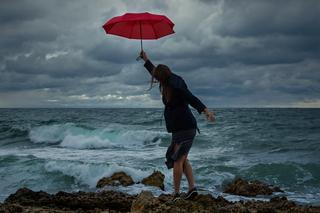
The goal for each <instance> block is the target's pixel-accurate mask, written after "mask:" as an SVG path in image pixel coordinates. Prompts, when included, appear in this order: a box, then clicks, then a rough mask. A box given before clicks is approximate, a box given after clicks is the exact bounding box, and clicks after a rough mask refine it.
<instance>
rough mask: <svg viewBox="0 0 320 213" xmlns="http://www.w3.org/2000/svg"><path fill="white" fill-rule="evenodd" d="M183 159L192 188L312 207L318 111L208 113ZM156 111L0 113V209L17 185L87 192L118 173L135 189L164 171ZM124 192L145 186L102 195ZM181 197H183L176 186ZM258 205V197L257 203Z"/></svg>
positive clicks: (164, 136)
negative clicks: (255, 190)
mask: <svg viewBox="0 0 320 213" xmlns="http://www.w3.org/2000/svg"><path fill="white" fill-rule="evenodd" d="M214 111H215V113H216V115H217V120H216V122H215V123H208V122H207V121H206V120H205V118H204V117H203V115H199V114H198V113H197V112H196V111H193V113H194V115H195V117H196V119H197V121H198V125H199V128H200V130H201V134H197V136H196V138H195V140H194V143H193V146H192V148H191V150H190V153H189V160H190V162H191V164H192V167H193V170H194V176H195V179H196V184H197V186H198V187H199V188H200V189H201V190H202V191H204V192H206V193H212V194H213V195H214V196H218V195H222V196H224V197H225V198H227V199H229V200H239V199H246V198H244V197H239V196H231V195H228V194H224V193H223V192H222V191H223V187H224V185H225V184H226V183H228V182H230V181H231V180H233V179H234V178H235V177H238V176H240V177H243V178H245V179H248V180H260V181H264V182H266V183H268V184H272V185H276V186H279V187H280V188H281V189H283V190H284V193H282V195H285V196H287V197H288V198H289V199H290V200H293V201H295V202H298V203H302V204H303V203H304V204H313V205H320V110H319V109H230V108H229V109H214ZM162 112H163V109H0V201H3V200H4V199H5V198H6V197H7V196H8V195H9V194H11V193H13V192H15V191H16V190H17V189H19V188H21V187H29V188H31V189H33V190H43V191H47V192H50V193H55V192H57V191H59V190H64V191H78V190H84V191H96V190H97V189H96V188H95V185H96V182H97V180H99V179H100V178H101V177H103V176H109V175H112V174H113V173H114V172H117V171H125V172H126V173H128V174H129V175H131V176H132V178H133V179H134V180H135V181H136V182H138V181H141V180H142V179H143V178H144V177H146V176H148V175H150V174H151V173H152V172H153V170H160V171H161V172H163V173H164V174H165V176H166V178H165V189H166V193H171V192H172V170H168V169H167V168H166V166H165V163H164V162H165V157H164V156H165V152H166V149H167V147H168V146H169V144H170V140H171V134H170V133H167V132H166V129H165V126H164V120H163V116H162ZM111 188H112V189H114V190H119V191H124V192H128V193H132V194H136V193H139V192H140V191H141V190H146V189H147V190H151V191H152V192H153V193H154V194H155V195H159V194H160V193H162V191H161V190H158V189H156V188H153V187H146V186H144V185H142V184H134V185H132V186H129V187H111ZM182 190H187V182H186V179H185V178H183V180H182ZM260 198H261V199H268V197H260Z"/></svg>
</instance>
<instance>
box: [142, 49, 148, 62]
mask: <svg viewBox="0 0 320 213" xmlns="http://www.w3.org/2000/svg"><path fill="white" fill-rule="evenodd" d="M140 57H141V58H142V59H143V60H144V61H147V60H148V56H147V54H146V52H145V51H143V50H142V51H141V52H140Z"/></svg>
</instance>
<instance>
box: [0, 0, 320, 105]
mask: <svg viewBox="0 0 320 213" xmlns="http://www.w3.org/2000/svg"><path fill="white" fill-rule="evenodd" d="M144 11H149V12H153V13H161V14H165V15H167V16H168V17H169V18H170V19H171V20H172V21H173V22H174V23H175V32H176V33H175V34H173V35H170V36H167V37H165V38H161V39H159V40H153V41H144V49H145V50H146V51H147V53H148V55H149V57H150V58H151V59H152V61H153V62H154V63H155V64H159V63H163V64H167V65H168V66H169V67H170V68H171V69H172V70H173V71H174V72H175V73H177V74H179V75H181V76H182V77H183V78H185V80H186V82H187V84H188V86H189V88H190V89H191V90H192V92H193V93H194V94H195V95H197V96H198V97H200V98H201V100H202V101H203V102H204V103H205V104H206V105H208V106H307V104H304V105H303V103H309V102H310V103H318V102H317V100H319V98H320V97H319V94H320V93H319V90H320V86H319V85H320V84H319V81H320V79H319V78H320V77H319V74H318V70H319V68H320V63H319V59H318V56H319V55H320V37H319V35H320V27H319V26H318V24H317V19H318V11H320V2H319V1H317V0H309V1H300V0H292V1H273V0H271V1H263V0H243V1H231V0H212V1H210V0H198V1H191V0H190V1H189V0H188V1H186V0H165V1H149V0H142V1H135V0H134V1H118V0H95V1H90V2H88V1H85V0H77V1H76V0H70V1H57V0H53V1H51V0H50V1H47V0H21V1H9V0H4V1H2V2H1V8H0V24H1V37H0V107H24V106H25V107H48V106H57V107H69V106H73V107H81V106H83V107H90V106H92V107H95V106H101V107H114V106H116V107H121V106H124V107H125V106H139V107H150V106H152V107H155V106H156V107H161V106H162V103H161V102H160V94H159V91H158V89H157V88H154V89H153V90H151V91H147V88H149V81H150V76H149V74H148V73H147V71H146V70H145V69H144V67H143V63H142V62H137V61H135V58H136V56H137V54H138V52H139V50H140V42H139V41H138V40H129V39H124V38H121V37H117V36H112V35H106V34H105V32H104V30H103V29H102V25H103V24H104V22H105V21H107V20H108V19H109V18H111V17H113V16H117V15H121V14H123V13H125V12H144ZM120 97H122V98H120ZM130 97H131V98H130ZM81 98H82V99H81ZM311 105H312V106H316V105H317V104H311Z"/></svg>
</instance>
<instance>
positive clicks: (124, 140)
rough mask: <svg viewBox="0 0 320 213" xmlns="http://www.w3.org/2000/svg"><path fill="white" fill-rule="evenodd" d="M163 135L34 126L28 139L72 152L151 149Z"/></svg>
mask: <svg viewBox="0 0 320 213" xmlns="http://www.w3.org/2000/svg"><path fill="white" fill-rule="evenodd" d="M163 137H166V133H164V132H160V131H151V130H134V129H133V130H125V129H123V127H122V128H119V127H116V128H110V127H107V128H97V129H92V128H85V127H83V126H81V127H80V126H76V125H75V124H73V123H66V124H54V125H44V126H39V127H34V128H32V129H31V130H30V132H29V138H30V140H31V141H32V142H34V143H45V144H58V145H59V146H61V147H69V148H75V149H99V148H114V147H122V148H123V147H125V148H126V147H129V148H130V147H131V148H132V147H150V146H151V147H153V146H157V145H159V144H160V143H161V138H163Z"/></svg>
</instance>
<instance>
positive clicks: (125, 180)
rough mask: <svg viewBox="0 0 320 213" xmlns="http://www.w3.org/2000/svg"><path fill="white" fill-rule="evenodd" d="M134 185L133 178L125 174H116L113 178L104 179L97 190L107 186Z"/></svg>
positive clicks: (98, 184) (100, 181)
mask: <svg viewBox="0 0 320 213" xmlns="http://www.w3.org/2000/svg"><path fill="white" fill-rule="evenodd" d="M132 184H134V182H133V180H132V178H131V177H130V176H129V175H127V174H126V173H125V172H115V173H114V174H113V175H112V176H111V177H103V178H101V179H100V180H99V181H98V183H97V186H96V187H97V188H102V187H104V186H106V185H123V186H129V185H132Z"/></svg>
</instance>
